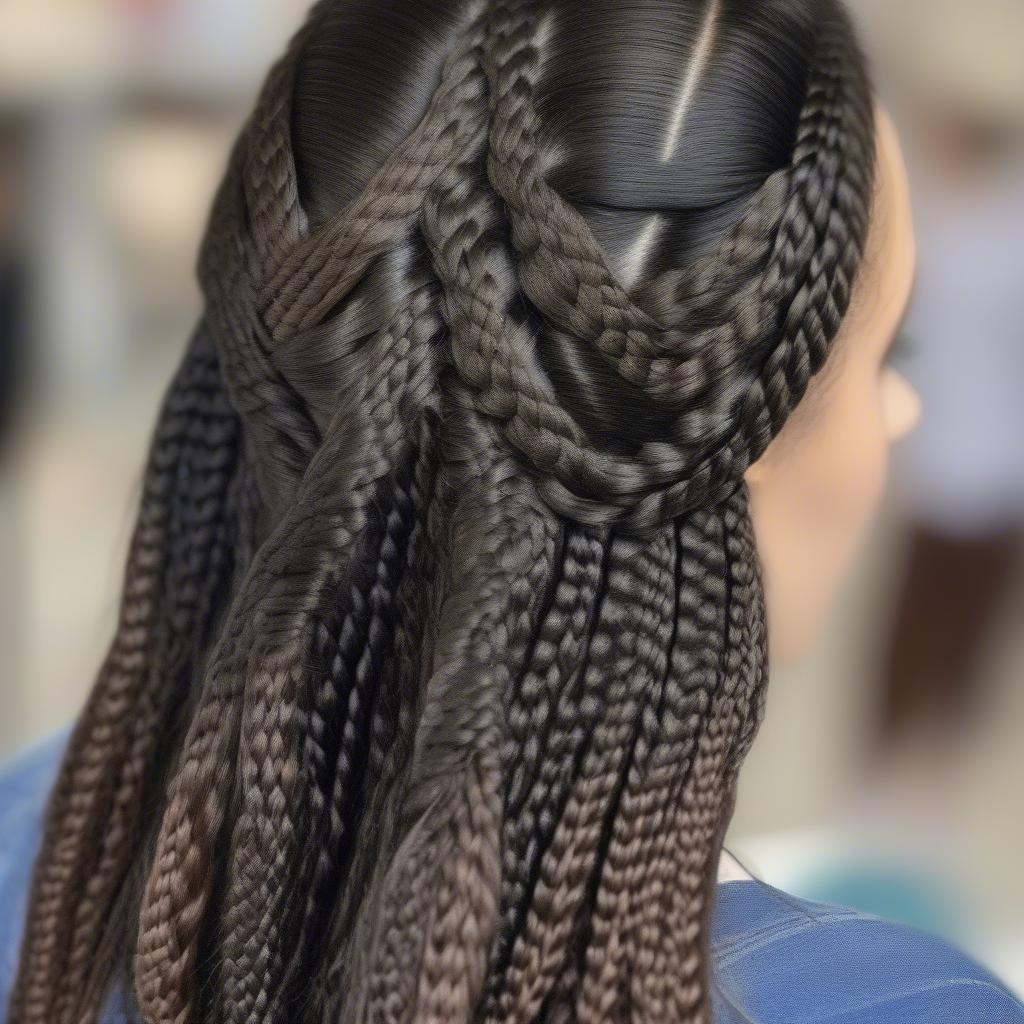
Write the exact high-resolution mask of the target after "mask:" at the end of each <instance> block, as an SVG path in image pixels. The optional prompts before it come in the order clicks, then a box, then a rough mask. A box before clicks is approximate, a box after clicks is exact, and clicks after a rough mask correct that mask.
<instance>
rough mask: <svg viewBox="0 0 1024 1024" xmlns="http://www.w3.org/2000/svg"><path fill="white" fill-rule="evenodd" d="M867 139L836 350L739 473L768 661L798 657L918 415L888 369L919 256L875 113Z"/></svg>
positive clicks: (887, 123)
mask: <svg viewBox="0 0 1024 1024" xmlns="http://www.w3.org/2000/svg"><path fill="white" fill-rule="evenodd" d="M876 144H877V166H876V173H875V196H874V201H873V206H872V212H871V221H870V224H869V227H868V236H867V241H866V245H865V255H864V262H863V264H862V266H861V270H860V273H859V274H858V277H857V281H856V284H855V286H854V291H853V295H852V299H851V304H850V308H849V310H848V312H847V315H846V318H845V320H844V321H843V324H842V327H841V328H840V332H839V335H838V336H837V338H836V341H835V348H834V350H833V353H832V355H831V356H830V358H829V361H828V363H827V364H826V366H825V368H824V369H823V370H822V372H821V374H820V375H819V376H818V377H816V378H815V379H814V380H813V381H812V383H811V385H810V387H809V388H808V393H807V395H806V396H805V398H804V401H802V402H801V403H800V404H799V405H798V406H797V408H796V410H795V411H794V413H793V415H792V416H791V417H790V419H789V421H788V422H787V423H786V425H785V426H784V428H783V429H782V430H781V431H780V433H779V434H778V436H777V437H776V438H775V439H774V440H773V441H772V443H771V445H769V447H768V449H767V451H766V452H765V453H764V455H763V456H762V457H761V458H760V459H759V460H758V461H757V462H756V463H755V464H754V465H753V466H751V467H750V469H749V470H748V471H747V474H746V481H747V484H748V486H749V488H750V496H751V515H752V518H753V523H754V531H755V535H756V538H757V545H758V551H759V554H760V557H761V563H762V566H763V570H764V580H765V600H766V603H767V613H768V635H769V651H770V656H771V658H772V661H773V662H774V663H775V664H786V663H788V662H791V661H793V660H794V659H796V658H798V657H800V656H801V655H802V654H803V653H804V652H805V651H806V650H807V648H808V647H809V646H810V644H811V643H812V642H813V640H814V638H815V636H816V635H817V633H818V632H819V629H820V627H821V623H822V620H823V618H824V616H825V613H826V611H827V609H828V607H829V604H830V602H831V599H832V597H833V596H834V594H835V592H836V590H837V589H838V587H839V584H840V582H841V581H842V578H843V576H844V574H845V572H846V570H847V568H848V567H849V565H850V563H851V561H852V560H853V558H854V556H855V554H856V552H857V549H858V546H859V543H860V540H861V538H862V536H863V534H864V532H865V530H866V528H867V526H868V524H869V522H870V520H871V518H872V516H873V514H874V512H875V510H876V508H877V506H878V503H879V501H880V498H881V494H882V489H883V487H884V484H885V478H886V475H887V470H888V462H889V449H890V447H891V445H892V444H893V442H895V441H896V440H898V439H899V438H900V437H902V436H903V435H904V434H906V433H907V432H908V431H910V430H911V429H913V427H914V425H915V424H916V423H917V420H918V418H919V416H920V401H919V399H918V397H917V394H916V393H915V392H914V390H913V389H912V388H911V386H910V385H909V384H908V383H907V381H906V380H905V379H904V378H903V377H902V376H901V375H900V374H899V373H898V372H897V371H896V370H895V369H893V368H892V367H891V366H890V365H888V354H889V351H890V348H891V346H892V343H893V341H894V339H895V337H896V335H897V334H898V332H899V329H900V324H901V322H902V319H903V316H904V313H905V311H906V308H907V304H908V302H909V298H910V293H911V288H912V285H913V278H914V267H915V259H916V256H915V247H914V231H913V221H912V217H911V208H910V194H909V188H908V182H907V173H906V168H905V165H904V161H903V154H902V151H901V149H900V143H899V139H898V137H897V135H896V131H895V128H894V127H893V124H892V121H891V120H890V118H889V117H888V115H887V114H886V113H885V111H884V110H882V109H878V110H877V111H876Z"/></svg>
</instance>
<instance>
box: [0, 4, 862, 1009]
mask: <svg viewBox="0 0 1024 1024" xmlns="http://www.w3.org/2000/svg"><path fill="white" fill-rule="evenodd" d="M873 160H874V157H873V114H872V107H871V99H870V94H869V89H868V85H867V81H866V78H865V72H864V68H863V62H862V59H861V57H860V54H859V52H858V50H857V47H856V44H855V42H854V40H853V36H852V33H851V28H850V25H849V22H848V20H847V17H846V15H845V14H844V12H843V11H842V9H841V8H840V7H839V5H838V3H837V2H835V0H694V2H688V0H636V2H632V3H628V4H623V3H619V2H618V0H588V2H587V3H581V2H579V0H492V2H481V3H470V4H466V3H462V2H457V0H333V2H320V3H317V4H316V5H315V6H314V7H313V9H312V11H311V12H310V15H309V17H308V19H307V21H306V22H305V24H304V25H303V27H302V28H301V29H300V30H299V32H298V33H297V34H296V36H295V37H294V38H293V40H292V43H291V45H290V46H289V48H288V50H287V52H286V54H285V55H284V57H283V58H282V59H281V61H279V62H278V63H277V64H276V65H275V66H274V67H273V68H272V69H271V71H270V73H269V76H268V78H267V80H266V83H265V85H264V88H263V91H262V93H261V95H260V97H259V100H258V102H257V104H256V107H255V110H254V111H253V113H252V115H251V117H250V119H249V120H248V122H247V123H246V126H245V128H244V130H243V132H242V133H241V135H240V137H239V139H238V142H237V144H236V146H235V148H234V150H233V152H232V155H231V158H230V161H229V164H228V168H227V172H226V175H225V177H224V181H223V184H222V186H221V188H220V189H219V191H218V194H217V197H216V200H215V203H214V208H213V211H212V214H211V217H210V223H209V228H208V231H207V234H206V237H205V240H204V243H203V247H202V253H201V257H200V261H199V275H200V280H201V283H202V285H203V289H204V295H205V309H204V313H203V316H202V318H201V320H200V322H199V325H198V327H197V329H196V331H195V333H194V335H193V337H192V339H191V342H190V344H189V345H188V348H187V350H186V352H185V355H184V359H183V361H182V364H181V367H180V369H179V370H178V372H177V374H176V376H175V378H174V381H173V382H172V384H171V386H170V389H169V391H168V393H167V396H166V399H165V401H164V405H163V409H162V411H161V414H160V419H159V421H158V423H157V427H156V433H155V437H154V440H153V444H152V449H151V454H150V459H149V466H148V469H147V473H146V478H145V484H144V489H143V494H142V499H141V507H140V510H139V516H138V524H137V527H136V531H135V535H134V540H133V543H132V546H131V552H130V556H129V562H128V567H127V573H126V578H125V587H124V598H123V604H122V609H121V618H120V622H119V625H118V628H117V632H116V635H115V637H114V639H113V643H112V646H111V649H110V653H109V656H108V658H107V660H106V662H105V664H104V665H103V668H102V670H101V672H100V674H99V678H98V680H97V682H96V685H95V688H94V690H93V692H92V695H91V697H90V699H89V701H88V704H87V705H86V707H85V709H84V711H83V712H82V715H81V717H80V719H79V721H78V725H77V728H76V729H75V732H74V735H73V738H72V740H71V742H70V745H69V747H68V750H67V754H66V756H65V759H64V763H63V767H62V770H61V773H60V777H59V781H58V783H57V786H56V788H55V790H54V793H53V796H52V799H51V803H50V808H49V814H48V819H47V826H46V834H45V840H44V844H43V847H42V851H41V853H40V855H39V859H38V863H37V866H36V872H35V881H34V885H33V889H32V893H31V898H30V906H29V913H28V921H27V931H26V936H25V940H24V945H23V949H22V956H21V965H20V972H19V975H18V979H17V986H16V990H15V993H14V997H13V1002H12V1007H11V1016H10V1020H11V1024H83V1022H88V1021H95V1020H96V1019H97V1014H98V1013H99V1010H100V1007H101V1005H102V1003H103V1001H104V999H105V998H106V996H107V994H108V993H109V992H110V991H111V990H112V989H115V990H117V991H119V992H121V993H122V995H123V998H124V999H125V1000H126V1001H127V1003H128V1006H129V1010H130V1012H131V1013H132V1014H134V1015H137V1016H139V1017H141V1018H142V1019H144V1020H145V1021H147V1022H148V1024H196V1022H200V1021H216V1022H223V1024H242V1022H244V1024H256V1022H271V1021H273V1022H282V1021H287V1022H290V1024H301V1022H307V1021H317V1022H319V1021H332V1022H333V1021H344V1022H346V1024H354V1022H360V1024H361V1022H370V1021H373V1022H382V1024H383V1022H394V1024H398V1022H403V1024H405V1022H416V1024H426V1022H438V1024H441V1022H443V1024H456V1022H460V1021H461V1022H466V1024H469V1022H470V1021H474V1022H476V1021H483V1022H495V1024H497V1022H502V1024H505V1022H520V1024H527V1022H532V1021H550V1022H556V1021H558V1022H563V1021H579V1022H581V1024H583V1022H586V1024H596V1022H598V1021H602V1022H604V1021H631V1022H640V1021H644V1022H648V1021H650V1022H653V1021H673V1022H697V1021H707V1020H708V1019H709V1018H708V1015H709V1001H708V1000H709V965H708V959H707V949H706V945H707V942H706V937H707V928H708V915H709V912H710V908H711V905H712V902H713V898H714V886H715V871H716V863H717V859H718V854H719V851H720V847H721V842H722V835H723V832H724V829H725V826H726V824H727V822H728V820H729V816H730V813H731V808H732V804H733V800H734V794H735V786H736V777H737V772H738V769H739V767H740V764H741V761H742V759H743V756H744V754H745V753H746V751H747V749H748V747H749V745H750V743H751V741H752V739H753V736H754V734H755V732H756V729H757V726H758V723H759V721H760V719H761V715H762V710H763V701H764V693H765V683H766V667H765V666H766V630H765V615H764V607H763V599H762V590H761V584H760V578H759V570H758V562H757V556H756V551H755V547H754V539H753V535H752V529H751V523H750V518H749V515H748V508H747V495H746V491H745V488H744V484H743V473H744V470H745V469H746V468H747V467H748V466H749V465H750V464H751V463H752V462H753V461H754V460H755V459H757V458H758V457H759V456H760V454H761V453H762V452H763V451H764V449H765V447H766V446H767V444H768V443H769V441H770V440H771V439H772V438H773V437H774V436H775V435H776V434H777V433H778V431H779V430H780V428H781V427H782V425H783V423H784V422H785V421H786V418H787V416H788V415H789V413H790V412H791V410H792V409H793V408H794V406H795V405H796V404H797V403H798V402H799V400H800V399H801V397H802V395H803V394H804V392H805V390H806V388H807V386H808V383H809V381H810V379H811V378H812V376H813V375H814V374H815V373H816V372H817V370H818V369H819V368H820V367H821V366H822V365H823V363H824V362H825V360H826V357H827V356H828V353H829V350H830V348H831V347H832V343H833V340H834V338H835V336H836V333H837V330H838V328H839V325H840V322H841V320H842V318H843V315H844V313H845V311H846V309H847V306H848V303H849V300H850V291H851V288H852V286H853V283H854V278H855V275H856V272H857V269H858V265H859V263H860V261H861V256H862V251H863V244H864V238H865V233H866V230H867V224H868V217H869V208H870V199H871V192H872V172H873Z"/></svg>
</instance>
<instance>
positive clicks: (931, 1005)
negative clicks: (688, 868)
mask: <svg viewBox="0 0 1024 1024" xmlns="http://www.w3.org/2000/svg"><path fill="white" fill-rule="evenodd" d="M712 963H713V969H712V971H713V975H712V999H713V1002H714V1006H715V1018H714V1019H715V1021H716V1024H815V1022H825V1021H827V1022H828V1024H893V1022H895V1021H899V1022H900V1024H947V1022H948V1024H952V1022H954V1021H955V1022H956V1024H1024V1004H1022V1003H1021V1002H1020V1001H1019V1000H1018V999H1016V998H1015V997H1014V996H1013V995H1012V993H1011V992H1010V991H1009V990H1008V989H1007V988H1006V986H1005V985H1003V984H1002V983H1001V982H1000V981H999V980H998V979H997V978H996V977H994V976H993V975H992V974H990V973H989V972H988V971H986V970H985V969H984V968H983V967H981V966H980V965H979V964H977V963H975V962H974V961H973V960H971V959H970V957H968V956H967V955H966V954H965V953H964V952H963V951H962V950H960V949H958V948H956V946H954V945H953V944H951V943H949V942H947V941H946V940H944V939H941V938H939V937H938V936H935V935H930V934H928V933H927V932H923V931H920V930H918V929H916V928H911V927H909V926H905V925H900V924H896V923H894V922H891V921H886V920H883V919H882V918H878V917H874V916H872V915H870V914H865V913H862V912H860V911H856V910H850V909H847V908H844V907H838V906H832V905H829V904H824V903H815V902H812V901H810V900H804V899H799V898H797V897H795V896H790V895H789V894H788V893H785V892H783V891H782V890H780V889H776V888H774V887H773V886H770V885H767V884H766V883H764V882H760V881H756V880H749V881H733V882H728V883H725V884H721V885H719V886H718V890H717V896H716V906H715V912H714V921H713V928H712Z"/></svg>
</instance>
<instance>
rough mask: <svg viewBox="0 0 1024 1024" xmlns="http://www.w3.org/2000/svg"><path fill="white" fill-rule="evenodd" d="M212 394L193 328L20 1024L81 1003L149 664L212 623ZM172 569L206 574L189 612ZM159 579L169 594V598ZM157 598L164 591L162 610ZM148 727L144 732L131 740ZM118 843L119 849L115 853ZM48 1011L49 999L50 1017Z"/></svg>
mask: <svg viewBox="0 0 1024 1024" xmlns="http://www.w3.org/2000/svg"><path fill="white" fill-rule="evenodd" d="M218 387H219V383H218V378H217V364H216V358H215V356H214V355H213V353H212V352H211V350H210V345H209V337H208V335H207V334H206V333H205V332H204V331H203V330H202V328H200V330H199V331H197V333H196V334H195V336H194V338H193V341H192V344H191V346H190V349H189V352H188V354H187V355H186V358H185V360H184V361H183V363H182V367H181V370H180V371H179V373H178V375H177V376H176V378H175V381H174V383H173V384H172V386H171V388H170V389H169V391H168V394H167V397H166V399H165V402H164V411H163V414H162V416H161V420H160V424H159V426H158V429H157V432H156V435H155V437H154V439H153V443H152V447H151V451H150V459H149V468H148V470H147V474H146V479H145V481H144V483H143V492H142V498H141V508H140V512H139V521H138V525H137V527H136V530H135V534H134V537H133V539H132V546H131V551H130V553H129V560H128V567H127V569H126V580H127V581H128V582H127V583H126V588H125V595H124V598H123V601H122V607H121V615H120V621H119V624H118V628H117V632H116V634H115V637H114V641H113V643H112V645H111V649H110V653H109V654H108V655H107V659H106V661H105V663H104V666H103V668H102V669H101V673H100V678H99V681H98V682H97V685H96V687H95V688H94V690H93V693H92V695H91V697H90V701H89V704H88V705H87V707H86V710H85V711H84V712H83V715H82V718H81V719H80V721H79V724H78V726H77V728H76V730H75V734H74V736H73V737H72V740H71V743H70V745H69V748H68V751H67V753H66V755H65V760H64V764H63V767H62V771H61V777H60V779H59V781H58V784H57V788H56V790H55V793H54V795H53V798H52V800H51V804H50V808H49V812H48V824H47V829H46V835H45V837H44V845H43V850H44V853H43V855H42V856H41V858H40V866H39V870H38V871H37V872H36V878H35V882H34V889H33V894H32V906H33V908H34V913H33V914H32V916H31V917H30V920H29V924H28V930H27V935H26V940H25V947H26V949H27V950H37V951H35V952H33V954H32V955H31V956H26V957H24V958H23V970H22V971H21V972H20V973H19V977H18V981H17V985H16V988H15V993H14V997H13V1001H12V1016H15V1015H20V1019H22V1020H24V1021H34V1020H46V1021H52V1020H64V1019H65V1018H66V1015H67V1014H69V1013H70V1012H71V1010H72V1009H73V1004H72V1003H71V1000H72V999H74V998H77V997H78V996H79V995H80V994H81V993H80V992H78V991H76V990H75V989H74V988H73V987H71V986H72V982H73V979H74V974H72V973H68V971H67V967H66V966H65V960H64V958H65V957H67V961H66V963H67V964H68V965H70V966H71V967H72V968H79V969H81V968H82V967H83V966H84V963H85V959H86V957H87V956H88V952H89V946H90V944H91V942H92V940H93V933H94V931H95V929H96V928H97V927H98V922H99V921H102V920H103V913H104V910H105V908H106V906H107V905H108V901H109V900H110V898H111V895H112V893H113V892H114V891H115V890H116V887H117V885H118V884H119V882H120V879H121V878H122V877H123V872H124V870H125V864H126V862H127V860H128V859H130V856H131V847H130V846H128V847H127V848H126V845H127V839H128V837H130V835H131V833H132V829H133V827H134V826H133V824H132V822H133V821H134V820H135V815H137V813H138V806H137V801H138V792H139V787H140V786H142V785H143V784H144V781H145V778H146V775H147V773H148V772H149V770H150V768H149V762H150V760H151V757H152V751H153V743H154V740H155V739H156V738H157V737H156V734H155V728H154V726H153V714H154V711H155V710H156V709H158V708H159V707H160V705H161V704H162V703H163V702H165V701H166V700H167V699H168V698H169V697H171V696H172V695H173V693H174V688H175V681H174V679H173V678H171V677H169V676H167V675H164V674H163V670H164V665H163V664H162V659H161V657H159V656H158V655H159V653H160V652H166V650H167V647H166V646H164V645H167V646H173V647H174V648H175V649H177V650H178V651H179V654H178V656H177V660H176V661H175V663H174V664H175V667H176V668H178V669H180V667H181V660H182V658H183V657H185V656H186V655H187V654H188V653H189V651H188V648H189V645H190V644H191V643H194V642H195V639H196V638H195V636H194V631H195V630H196V629H198V628H200V626H201V621H202V615H203V613H205V612H208V611H209V610H210V609H209V598H208V596H204V593H205V594H206V595H208V594H209V589H208V588H209V587H210V585H211V584H213V585H216V582H217V579H218V573H217V570H216V561H215V559H216V554H215V551H216V548H217V545H218V538H217V534H218V531H219V529H220V527H219V525H218V523H217V518H218V516H219V515H221V514H222V511H221V510H219V509H218V507H217V503H218V501H219V500H220V499H221V498H222V496H223V493H224V486H225V482H226V479H227V477H226V476H225V474H226V473H230V469H231V461H232V459H233V454H232V453H233V451H234V448H235V445H236V440H235V435H236V432H237V427H236V425H235V419H234V417H233V416H232V415H231V414H230V413H229V412H227V411H226V409H225V404H224V402H223V398H222V397H219V392H218ZM179 474H181V475H182V476H183V477H185V478H188V479H190V481H191V482H192V486H193V487H194V488H195V490H194V491H193V492H192V495H191V500H193V501H195V502H198V503H199V505H198V507H197V509H196V512H197V514H198V515H199V516H200V517H205V516H208V515H212V516H213V520H212V521H211V524H210V526H209V528H208V529H207V530H204V529H203V528H202V526H201V523H200V522H199V521H197V520H196V519H195V518H193V519H192V521H191V522H180V521H175V520H176V519H177V516H176V514H175V511H174V508H175V505H176V504H177V503H179V502H181V501H182V500H184V499H186V498H188V497H190V496H189V495H187V494H185V493H182V492H179V491H178V490H177V489H176V481H177V479H178V477H179ZM175 535H176V536H175ZM174 542H177V543H178V544H181V545H184V548H183V551H184V553H185V558H186V562H188V561H192V564H190V565H186V566H183V565H182V561H181V557H182V556H181V555H179V556H178V561H177V562H176V563H175V562H173V561H172V552H171V550H170V548H171V545H172V543H174ZM209 545H212V547H211V546H209ZM193 560H194V561H193ZM183 570H185V571H188V572H189V573H190V574H194V575H192V578H193V580H196V581H197V582H198V581H200V580H201V577H202V576H203V575H205V574H206V573H209V574H210V576H209V579H208V580H202V582H201V590H200V592H199V594H198V595H197V600H196V601H195V603H194V604H192V605H190V604H188V603H187V599H188V595H189V587H188V586H186V580H185V579H184V578H182V576H181V572H182V571H183ZM165 574H166V576H167V578H168V582H167V583H166V584H165V582H164V578H165ZM170 580H174V582H175V584H180V586H173V587H172V586H170ZM162 587H166V588H167V589H168V591H170V592H169V594H168V600H169V602H170V604H169V605H168V604H166V603H165V600H164V599H163V598H162V596H161V588H162ZM161 606H163V607H164V608H176V609H178V612H177V614H176V615H174V616H173V618H169V619H168V620H167V621H166V625H165V623H164V621H163V620H161V618H160V617H159V613H160V609H161ZM165 614H168V613H167V612H165ZM168 630H173V632H168ZM147 709H149V710H148V711H147ZM147 724H148V725H149V728H148V729H145V728H140V726H145V725H147ZM100 821H102V822H103V823H104V828H103V830H102V832H101V831H100V830H99V829H98V828H97V825H98V822H100ZM119 839H124V840H125V843H124V844H123V845H120V846H119V843H118V840H119ZM97 858H98V860H97ZM81 878H84V879H85V880H86V889H85V897H84V899H82V901H81V903H79V905H78V906H77V908H76V912H75V914H71V913H70V911H71V910H72V907H73V904H72V902H71V901H72V900H74V899H75V895H74V890H75V888H76V887H77V884H78V879H81ZM50 914H52V915H53V916H52V917H50V916H48V915H50ZM37 943H39V944H41V948H38V949H37V947H36V944H37ZM44 951H45V952H44ZM25 967H31V968H32V969H31V970H26V969H24V968H25ZM62 985H67V986H68V987H67V988H62V987H61V986H62ZM55 999H59V1000H60V1002H59V1004H58V1005H57V1006H54V1005H53V1001H54V1000H55ZM15 1019H18V1017H17V1016H16V1017H15Z"/></svg>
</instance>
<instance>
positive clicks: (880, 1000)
mask: <svg viewBox="0 0 1024 1024" xmlns="http://www.w3.org/2000/svg"><path fill="white" fill-rule="evenodd" d="M65 739H66V734H65V733H61V734H59V735H57V736H54V737H52V738H51V739H49V740H47V741H45V742H44V743H42V744H40V745H38V746H37V747H35V748H34V749H32V750H31V751H29V753H28V754H26V755H24V756H22V757H21V758H19V759H18V760H16V761H14V762H13V763H11V764H9V765H8V766H7V767H6V768H5V769H4V770H3V771H0V1024H3V1022H4V1021H6V1019H7V1010H6V1007H7V1002H8V996H9V993H10V987H11V982H12V979H13V975H14V970H15V964H16V961H17V952H18V941H19V937H20V934H21V931H22V927H23V923H22V922H23V917H24V911H25V902H26V898H27V893H28V884H29V878H30V874H31V868H32V859H33V857H34V855H35V851H36V849H37V847H38V844H39V838H40V826H41V822H42V815H43V810H44V806H45V801H46V796H47V794H48V792H49V790H50V787H51V786H52V784H53V780H54V778H55V775H56V771H57V765H58V761H59V758H60V754H61V751H62V749H63V746H64V742H65ZM711 943H712V963H713V968H712V982H713V985H712V1003H713V1007H714V1020H715V1024H826V1022H827V1024H1024V1004H1022V1003H1021V1002H1020V1001H1018V1000H1017V999H1016V998H1014V996H1013V995H1012V994H1011V993H1010V992H1009V991H1008V990H1007V989H1006V987H1005V986H1004V985H1002V984H1001V983H1000V982H999V981H998V980H997V979H996V978H994V977H993V976H992V975H991V974H989V973H988V972H987V971H985V970H984V969H983V968H982V967H980V966H979V965H978V964H976V963H974V962H973V961H972V960H970V959H969V958H968V957H967V956H965V955H964V953H962V952H961V951H960V950H958V949H956V948H955V947H954V946H951V945H950V944H949V943H948V942H946V941H944V940H942V939H939V938H936V937H934V936H932V935H928V934H926V933H925V932H921V931H918V930H916V929H913V928H909V927H905V926H903V925H897V924H893V923H892V922H889V921H885V920H882V919H880V918H877V917H872V916H870V915H868V914H864V913H861V912H859V911H855V910H847V909H845V908H842V907H837V906H829V905H827V904H823V903H813V902H811V901H809V900H804V899H798V898H796V897H794V896H790V895H788V894H787V893H784V892H782V891H781V890H779V889H776V888H774V887H773V886H770V885H767V884H765V883H764V882H760V881H730V882H723V883H721V884H720V885H719V886H718V893H717V899H716V904H715V912H714V917H713V922H712V936H711ZM126 1020H127V1018H126V1016H125V1013H124V1011H123V1009H122V1008H121V1004H120V1001H119V1000H117V999H116V998H115V999H113V1000H111V1003H110V1005H109V1007H108V1009H107V1012H106V1013H105V1015H104V1019H103V1024H126Z"/></svg>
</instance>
